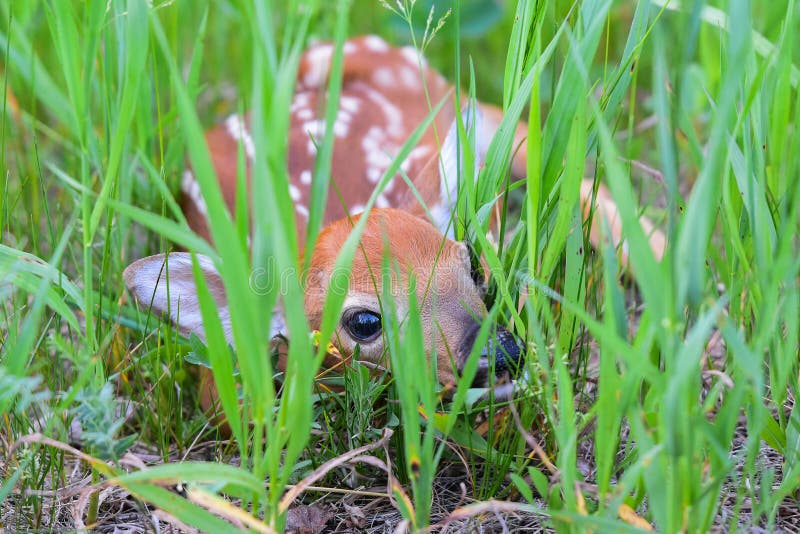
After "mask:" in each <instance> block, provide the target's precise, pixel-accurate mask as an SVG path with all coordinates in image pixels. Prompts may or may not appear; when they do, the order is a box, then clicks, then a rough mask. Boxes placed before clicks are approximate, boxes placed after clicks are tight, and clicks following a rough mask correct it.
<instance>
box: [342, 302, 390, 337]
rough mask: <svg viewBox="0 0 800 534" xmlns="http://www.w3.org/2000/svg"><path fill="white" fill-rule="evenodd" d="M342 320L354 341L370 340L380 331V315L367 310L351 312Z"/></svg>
mask: <svg viewBox="0 0 800 534" xmlns="http://www.w3.org/2000/svg"><path fill="white" fill-rule="evenodd" d="M342 322H343V325H344V327H345V329H346V330H347V332H348V333H349V334H350V335H351V336H353V339H355V340H356V341H372V340H373V339H375V338H376V337H378V336H379V335H380V333H381V316H380V315H378V314H377V313H374V312H371V311H368V310H361V311H357V312H355V313H351V314H349V315H347V316H346V317H345V319H344V321H342Z"/></svg>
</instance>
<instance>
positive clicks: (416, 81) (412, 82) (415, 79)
mask: <svg viewBox="0 0 800 534" xmlns="http://www.w3.org/2000/svg"><path fill="white" fill-rule="evenodd" d="M400 78H401V79H402V80H403V85H405V86H406V87H407V88H409V89H421V88H422V84H421V83H420V77H419V72H418V71H416V70H415V69H412V68H411V67H403V68H402V69H400Z"/></svg>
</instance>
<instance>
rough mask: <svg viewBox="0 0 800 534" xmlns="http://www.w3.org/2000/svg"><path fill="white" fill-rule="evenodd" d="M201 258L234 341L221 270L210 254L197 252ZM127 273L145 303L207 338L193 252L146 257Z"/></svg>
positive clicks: (226, 329) (136, 294)
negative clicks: (196, 282) (194, 269)
mask: <svg viewBox="0 0 800 534" xmlns="http://www.w3.org/2000/svg"><path fill="white" fill-rule="evenodd" d="M197 262H198V264H199V266H200V269H201V271H202V272H203V276H204V277H205V279H206V283H207V285H208V289H209V291H211V295H212V296H213V297H214V301H215V302H216V305H217V310H218V313H219V318H220V322H221V323H222V329H223V332H224V333H225V339H226V340H227V341H228V343H232V342H233V336H232V330H231V321H230V313H229V310H228V304H227V299H226V298H225V293H224V290H223V289H222V280H221V279H220V277H219V273H218V272H217V269H216V267H214V263H213V262H212V261H211V259H210V258H208V257H206V256H202V255H197ZM123 276H124V277H125V284H126V285H127V286H128V289H129V290H130V292H131V293H132V294H133V296H134V297H135V298H136V300H138V301H139V302H140V303H141V304H143V305H145V306H151V305H152V309H153V310H155V311H156V312H159V313H162V314H168V315H169V318H170V319H171V320H172V322H173V323H175V325H176V326H177V327H178V329H179V330H180V331H181V332H182V333H183V334H185V335H188V334H191V333H194V334H196V335H198V336H199V337H201V338H203V339H205V331H204V330H203V317H202V314H201V313H200V302H199V300H198V298H197V286H196V285H195V283H194V273H193V271H192V258H191V255H190V254H189V253H187V252H175V253H173V254H170V255H169V256H167V255H165V254H159V255H156V256H150V257H147V258H142V259H140V260H138V261H136V262H134V263H132V264H131V265H129V266H128V268H127V269H125V272H124V274H123ZM167 282H169V285H167Z"/></svg>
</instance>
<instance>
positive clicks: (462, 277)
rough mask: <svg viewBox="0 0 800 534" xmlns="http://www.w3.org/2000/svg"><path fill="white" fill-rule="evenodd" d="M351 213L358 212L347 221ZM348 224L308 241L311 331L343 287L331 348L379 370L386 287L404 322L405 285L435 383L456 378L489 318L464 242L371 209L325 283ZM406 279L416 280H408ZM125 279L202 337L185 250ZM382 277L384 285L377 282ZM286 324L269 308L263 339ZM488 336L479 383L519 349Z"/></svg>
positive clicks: (505, 366)
mask: <svg viewBox="0 0 800 534" xmlns="http://www.w3.org/2000/svg"><path fill="white" fill-rule="evenodd" d="M359 217H360V216H358V215H357V216H355V219H356V220H357V219H358V218H359ZM353 223H354V220H351V219H340V220H339V221H335V222H333V223H331V224H330V225H328V226H327V227H326V228H325V229H324V230H323V231H322V233H321V234H320V236H319V239H318V241H317V244H316V246H315V247H314V250H313V252H312V256H311V261H310V272H309V274H308V276H307V277H306V286H305V299H304V300H305V310H306V314H307V317H308V319H309V323H310V326H311V328H313V329H319V328H320V323H321V319H322V311H323V310H322V307H323V303H324V302H325V296H326V295H327V293H328V291H336V290H343V289H344V290H345V291H346V292H347V293H346V298H345V301H344V306H343V308H342V310H341V319H340V321H339V324H338V327H337V328H336V331H335V334H334V339H333V342H334V344H335V345H336V346H337V348H338V349H339V351H340V352H341V354H342V356H344V357H345V360H348V359H349V357H351V356H352V355H353V354H354V353H355V352H356V349H357V347H358V349H359V354H360V356H359V358H360V359H361V360H363V361H367V362H370V363H373V364H375V365H376V366H380V367H385V366H386V363H387V357H386V356H385V350H384V335H383V324H384V307H383V305H382V298H383V297H384V295H386V294H387V292H388V293H390V294H391V297H392V298H393V299H394V309H395V310H396V313H397V317H396V318H394V319H395V320H398V321H402V319H403V317H404V316H405V314H406V312H407V311H408V310H409V291H410V290H411V288H412V287H414V288H415V290H416V295H415V296H416V302H417V303H419V304H418V311H419V312H420V314H421V317H422V319H423V321H422V324H423V334H424V337H425V340H426V346H427V347H428V350H429V354H435V356H436V359H437V362H436V364H437V367H436V368H437V372H438V378H439V381H440V382H441V383H442V384H453V383H455V381H456V379H457V376H458V373H460V371H461V370H462V368H463V366H464V364H465V363H466V360H467V357H468V356H469V355H470V354H471V352H472V349H473V345H474V342H475V339H476V336H477V333H478V330H479V327H480V324H481V321H482V320H483V318H484V317H485V316H486V314H487V311H486V307H485V306H484V303H483V300H482V298H481V297H482V287H481V286H482V283H483V280H482V278H481V276H479V275H478V273H476V272H475V271H473V268H472V261H471V258H470V254H469V251H468V248H467V246H466V245H465V244H464V243H460V242H456V241H452V240H450V239H447V238H445V237H444V236H442V234H441V233H440V232H439V231H438V230H437V229H436V228H435V227H434V226H433V225H431V224H430V223H428V222H426V221H424V220H421V219H419V218H418V217H416V216H414V215H411V214H410V213H408V212H405V211H402V210H395V209H391V208H383V209H375V210H373V211H372V212H370V213H369V215H368V220H367V223H366V226H365V228H364V231H363V233H362V234H361V242H360V247H359V249H358V250H357V251H356V254H355V257H354V259H353V264H352V270H351V273H350V278H349V285H348V287H347V288H346V289H345V288H332V287H331V286H330V281H331V279H332V272H331V271H332V269H333V268H334V264H335V261H336V258H337V256H338V254H339V251H340V250H341V249H342V247H343V245H344V242H345V240H346V239H347V237H348V235H349V233H350V231H351V230H352V227H353ZM385 259H386V260H388V263H389V264H391V265H393V266H394V267H396V268H395V269H393V270H391V274H390V276H389V277H388V278H386V277H384V276H383V272H384V260H385ZM199 260H200V261H199V264H200V267H201V270H202V272H203V275H204V277H205V281H206V284H207V285H208V287H209V289H210V291H211V294H212V296H213V297H214V299H215V301H216V303H217V307H218V313H219V317H220V320H221V322H222V325H223V329H224V331H225V334H226V336H227V339H228V341H229V342H231V343H232V341H233V340H232V335H231V328H230V314H229V303H228V302H227V300H226V297H225V291H224V287H223V283H222V280H221V278H220V276H219V274H218V272H217V270H216V269H215V267H214V265H213V263H212V262H211V261H210V260H209V259H208V258H205V257H200V258H199ZM411 277H413V278H414V280H415V284H413V285H412V284H411V283H410V282H411ZM167 278H168V280H169V288H167ZM125 281H126V284H127V286H128V288H129V289H130V290H131V292H132V294H133V295H134V297H135V298H136V299H137V300H138V301H140V302H142V303H145V304H147V305H149V304H151V305H152V309H153V310H155V311H158V312H161V313H169V314H170V317H171V319H172V321H173V322H174V323H175V324H176V325H177V326H178V327H179V329H180V330H181V331H182V332H183V333H184V334H187V335H188V334H190V333H195V334H197V335H199V336H200V337H201V338H202V337H203V326H202V317H201V315H200V307H199V303H198V297H197V290H196V286H195V281H194V276H193V270H192V262H191V258H190V255H189V254H188V253H182V252H179V253H173V254H170V255H169V257H166V256H165V255H157V256H150V257H148V258H143V259H141V260H138V261H136V262H134V263H133V264H131V265H130V266H129V267H128V268H127V269H126V270H125ZM385 282H389V283H390V284H391V286H390V287H384V283H385ZM284 324H285V321H284V319H283V317H282V316H281V312H280V310H277V311H276V312H275V314H274V315H273V320H272V324H271V325H270V335H271V336H276V335H277V334H279V333H282V330H283V325H284ZM492 336H493V337H492V338H491V341H490V342H489V343H488V344H487V346H486V347H484V348H483V350H482V352H481V356H480V358H481V359H480V361H479V365H478V369H479V371H478V374H477V376H476V379H475V382H474V384H475V385H477V386H485V385H488V384H489V383H490V382H494V381H493V380H490V376H489V374H488V370H489V369H490V368H491V367H494V369H495V373H496V374H497V375H498V377H505V376H507V375H508V374H509V371H511V372H514V371H516V370H517V368H518V367H519V366H520V362H519V360H520V358H521V355H522V353H521V350H520V347H519V344H518V342H517V340H516V338H515V337H514V336H513V335H512V334H510V333H509V332H508V331H507V330H505V329H504V328H502V327H499V326H498V327H496V328H495V330H494V332H493V333H492Z"/></svg>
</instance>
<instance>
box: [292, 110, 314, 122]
mask: <svg viewBox="0 0 800 534" xmlns="http://www.w3.org/2000/svg"><path fill="white" fill-rule="evenodd" d="M294 116H295V117H297V119H298V120H301V121H309V120H311V119H313V118H314V112H313V111H311V108H300V109H298V110H297V111H295V112H294Z"/></svg>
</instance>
